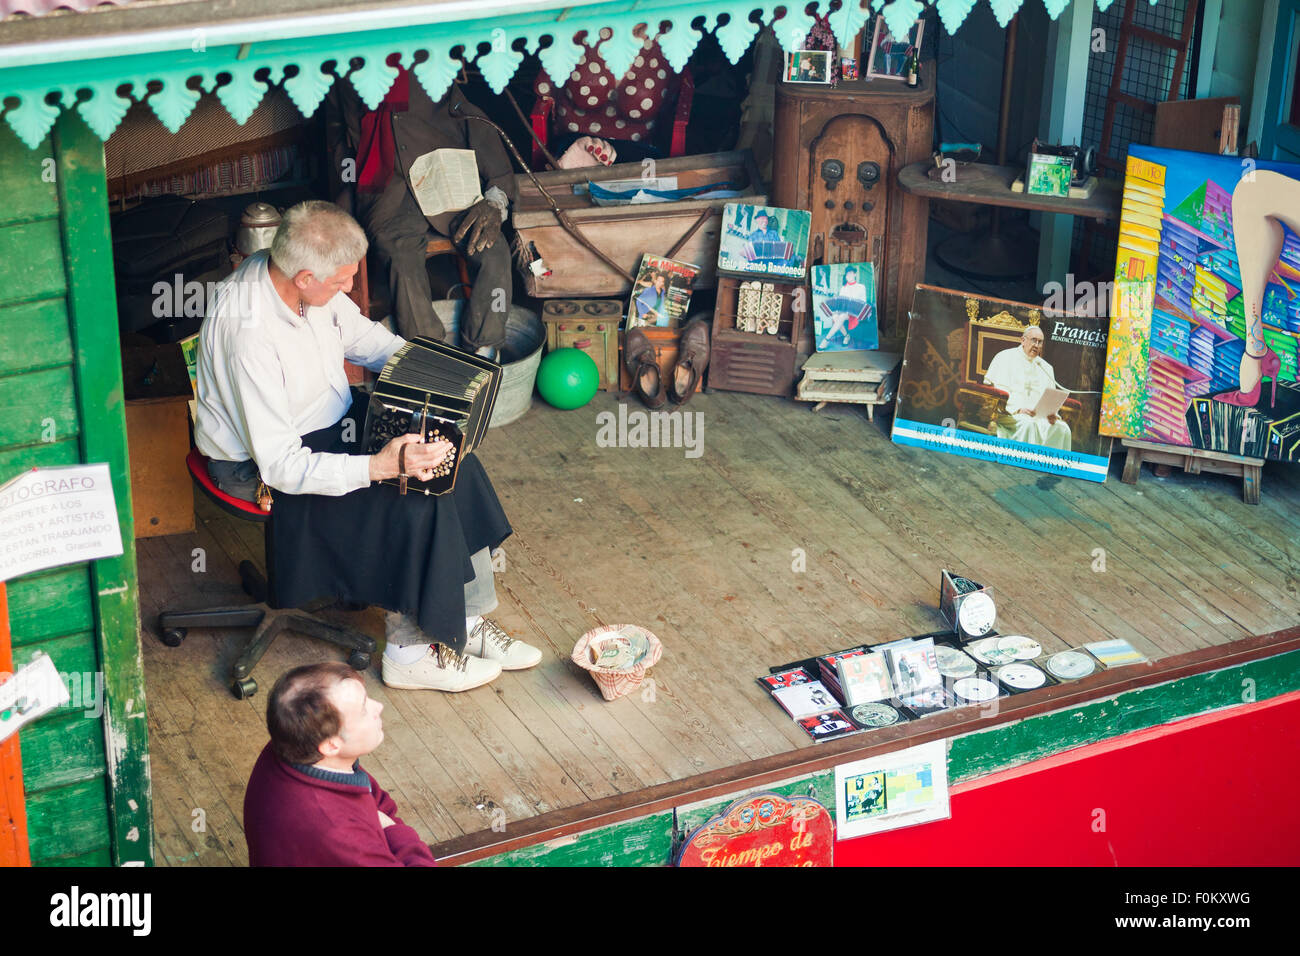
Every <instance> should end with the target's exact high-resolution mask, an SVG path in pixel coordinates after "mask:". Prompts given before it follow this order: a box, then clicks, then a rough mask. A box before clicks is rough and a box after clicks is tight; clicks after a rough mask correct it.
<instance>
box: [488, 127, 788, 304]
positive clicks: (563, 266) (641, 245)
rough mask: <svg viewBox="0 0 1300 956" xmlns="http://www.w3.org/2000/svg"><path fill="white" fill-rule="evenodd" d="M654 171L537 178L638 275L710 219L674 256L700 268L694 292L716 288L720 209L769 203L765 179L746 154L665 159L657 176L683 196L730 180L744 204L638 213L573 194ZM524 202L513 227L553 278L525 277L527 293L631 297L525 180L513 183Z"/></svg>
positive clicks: (695, 202)
mask: <svg viewBox="0 0 1300 956" xmlns="http://www.w3.org/2000/svg"><path fill="white" fill-rule="evenodd" d="M648 171H649V167H647V166H643V165H642V164H641V163H618V164H615V165H613V166H605V167H594V168H586V169H572V170H552V171H549V172H545V173H538V174H537V179H538V181H539V182H541V183H542V185H543V186H545V187H546V190H547V192H549V193H550V194H551V195H552V196H553V197H554V199H555V201H556V203H557V204H558V205H559V206H560V208H561V209H563V210H564V211H565V213H566V214H567V215H568V216H569V218H570V219H571V220H572V221H573V222H574V224H575V225H576V226H577V227H578V229H579V230H580V231H581V232H582V234H583V235H584V236H585V237H586V238H587V239H588V240H589V241H590V242H591V243H592V245H594V246H595V247H596V248H598V249H600V250H601V251H603V252H604V253H605V254H606V255H607V256H609V257H610V258H611V259H613V260H614V261H615V262H617V263H618V264H619V265H620V266H621V267H622V268H623V269H626V270H627V271H628V272H629V273H631V274H632V275H636V271H637V268H638V267H639V266H640V265H641V257H642V256H643V255H644V254H646V253H649V254H651V255H656V256H664V255H667V254H668V253H669V251H670V250H671V249H672V248H673V247H674V246H675V245H676V244H677V242H678V241H679V240H680V239H681V238H682V237H683V236H684V235H686V234H687V232H689V231H690V230H691V229H692V228H693V227H695V225H696V222H697V221H698V220H699V218H700V215H701V214H702V213H704V212H706V211H708V212H709V213H710V214H709V216H708V218H706V219H705V221H704V222H703V224H701V225H700V226H699V227H698V228H696V229H695V231H694V233H693V234H692V235H691V237H690V239H688V240H687V242H686V244H685V245H684V246H683V247H682V248H681V249H680V250H678V252H677V254H676V255H675V256H674V257H673V258H675V259H678V260H681V261H683V262H690V263H692V264H694V265H697V266H699V267H700V274H699V275H698V276H697V277H696V279H695V284H694V288H696V289H711V288H713V282H714V275H715V270H716V267H717V262H718V236H719V235H720V234H721V231H722V207H723V206H724V205H726V204H727V203H729V202H747V203H758V204H762V203H765V202H766V201H767V196H766V194H765V193H764V192H763V191H762V189H763V186H762V179H761V177H760V176H759V174H758V169H757V168H756V167H755V165H754V157H753V156H752V154H751V153H750V152H749V150H733V151H731V152H725V153H705V154H702V155H699V156H679V157H677V158H675V159H661V160H657V161H656V162H655V164H654V169H653V175H655V176H675V177H677V186H678V188H680V189H688V188H691V187H693V186H706V185H709V184H711V183H717V182H723V181H730V182H735V183H738V184H739V185H740V190H741V196H740V197H739V198H731V199H726V198H718V199H686V200H681V201H679V202H671V203H649V204H645V205H636V206H597V205H595V204H593V203H592V202H591V200H590V198H589V197H588V196H587V195H586V194H576V195H575V194H574V192H573V187H574V186H575V185H581V184H584V183H586V182H588V181H595V182H603V181H606V180H614V179H640V178H642V176H643V174H644V173H646V172H648ZM515 182H516V184H517V185H518V187H519V202H518V203H516V204H515V207H514V210H513V212H512V216H511V224H512V225H513V226H514V228H515V230H516V231H517V232H518V233H519V238H520V240H521V241H523V242H524V243H525V244H528V243H532V244H533V245H534V246H535V247H536V249H537V252H538V253H539V254H540V255H541V257H542V259H543V261H544V262H545V263H546V265H547V267H548V268H549V269H550V270H551V275H549V276H536V275H533V274H532V273H528V274H526V275H525V276H524V285H525V287H526V288H527V290H528V294H529V295H532V296H536V297H538V298H542V299H548V298H564V297H575V298H577V297H597V296H626V295H627V294H628V293H630V292H631V291H632V283H631V282H630V281H628V279H626V278H625V277H624V276H622V275H619V274H618V273H616V272H614V270H612V269H611V268H610V267H609V266H608V265H607V264H606V263H605V262H603V261H601V260H600V259H599V258H598V257H597V256H596V255H595V254H594V253H592V252H591V250H589V249H587V248H586V247H584V246H583V245H582V244H580V243H579V242H578V240H576V239H574V238H573V236H571V235H570V234H569V233H568V232H567V231H565V229H564V227H563V226H561V225H560V223H559V221H558V220H557V219H556V218H555V214H554V213H553V212H552V211H551V207H550V205H549V204H548V203H547V201H546V197H544V196H543V195H542V194H541V193H540V192H538V190H537V187H536V186H534V185H533V184H532V181H531V180H530V179H529V178H528V177H527V176H523V175H520V176H516V177H515Z"/></svg>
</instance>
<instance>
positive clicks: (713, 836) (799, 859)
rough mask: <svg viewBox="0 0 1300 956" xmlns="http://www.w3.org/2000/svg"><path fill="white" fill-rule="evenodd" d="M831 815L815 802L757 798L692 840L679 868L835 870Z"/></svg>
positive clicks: (772, 796) (763, 795)
mask: <svg viewBox="0 0 1300 956" xmlns="http://www.w3.org/2000/svg"><path fill="white" fill-rule="evenodd" d="M834 845H835V834H834V832H833V828H832V824H831V815H830V812H829V811H828V810H827V809H826V807H825V806H823V805H822V804H820V803H818V802H817V801H816V800H814V799H812V798H811V797H793V798H791V799H789V800H787V799H786V798H785V797H783V796H781V795H780V794H776V793H757V794H753V795H751V796H748V797H745V798H743V799H741V800H738V801H737V802H735V803H733V804H732V805H731V806H730V807H728V808H727V809H726V810H724V811H723V812H722V814H721V815H720V816H716V817H714V818H713V819H712V820H710V821H709V822H708V823H706V824H704V826H702V827H700V828H699V829H698V830H696V831H695V832H694V833H692V834H691V835H690V837H689V838H688V839H687V841H686V843H685V844H683V846H682V849H681V851H680V852H679V853H678V856H677V865H678V866H830V865H831V852H832V849H833V848H834Z"/></svg>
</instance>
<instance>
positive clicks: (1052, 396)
mask: <svg viewBox="0 0 1300 956" xmlns="http://www.w3.org/2000/svg"><path fill="white" fill-rule="evenodd" d="M1069 397H1070V393H1069V392H1068V391H1067V390H1066V389H1063V388H1047V389H1044V390H1043V394H1042V395H1041V396H1040V397H1039V399H1038V404H1037V405H1036V406H1034V417H1035V418H1047V417H1048V416H1049V415H1055V414H1056V413H1057V412H1059V411H1060V410H1061V406H1062V405H1064V404H1065V400H1066V399H1067V398H1069Z"/></svg>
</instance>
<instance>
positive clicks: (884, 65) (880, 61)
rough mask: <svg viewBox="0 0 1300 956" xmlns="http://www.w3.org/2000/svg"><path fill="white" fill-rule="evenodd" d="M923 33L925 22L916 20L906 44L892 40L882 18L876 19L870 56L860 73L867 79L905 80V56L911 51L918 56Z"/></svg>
mask: <svg viewBox="0 0 1300 956" xmlns="http://www.w3.org/2000/svg"><path fill="white" fill-rule="evenodd" d="M924 32H925V21H924V20H917V21H916V22H915V23H914V24H912V29H911V30H910V31H909V32H908V35H907V40H906V42H902V41H900V40H896V39H894V37H893V36H892V35H891V34H890V32H889V27H887V26H886V25H885V18H884V17H883V16H879V15H878V16H877V17H876V23H875V26H874V28H873V29H872V33H871V55H870V56H868V57H867V60H866V63H864V64H863V67H864V69H862V70H861V71H860V72H861V73H862V74H863V75H864V76H865V77H866V78H867V79H868V80H873V79H877V78H879V79H884V80H903V81H906V80H907V75H906V74H905V73H904V72H903V64H905V63H906V62H907V55H908V54H909V53H910V52H911V51H912V50H913V49H915V50H917V55H918V56H919V55H920V50H921V38H922V35H923V34H924Z"/></svg>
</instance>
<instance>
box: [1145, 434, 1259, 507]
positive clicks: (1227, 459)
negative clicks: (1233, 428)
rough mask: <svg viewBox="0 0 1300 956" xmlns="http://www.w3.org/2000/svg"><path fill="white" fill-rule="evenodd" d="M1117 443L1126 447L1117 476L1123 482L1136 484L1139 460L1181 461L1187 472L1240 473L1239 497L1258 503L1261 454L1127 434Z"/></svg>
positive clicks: (1194, 473) (1196, 473)
mask: <svg viewBox="0 0 1300 956" xmlns="http://www.w3.org/2000/svg"><path fill="white" fill-rule="evenodd" d="M1121 444H1122V445H1123V446H1124V447H1125V448H1127V449H1128V457H1127V458H1125V459H1124V474H1123V477H1122V478H1121V479H1120V480H1121V481H1123V482H1124V483H1125V484H1129V485H1136V484H1137V480H1138V476H1139V475H1141V473H1142V463H1143V462H1151V463H1152V464H1154V465H1157V466H1159V465H1181V466H1182V469H1183V471H1185V472H1187V473H1188V474H1189V475H1199V474H1200V473H1201V472H1203V471H1208V472H1210V473H1211V474H1215V475H1232V476H1234V477H1235V476H1240V477H1241V497H1242V500H1243V501H1245V502H1246V504H1248V505H1257V504H1259V482H1260V469H1261V468H1262V467H1263V466H1264V459H1262V458H1246V457H1244V456H1242V455H1229V454H1227V453H1226V452H1221V451H1204V450H1202V449H1200V448H1188V447H1184V446H1182V445H1162V444H1159V443H1157V442H1149V441H1131V440H1129V439H1127V438H1126V439H1124V440H1123V441H1122V442H1121Z"/></svg>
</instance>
